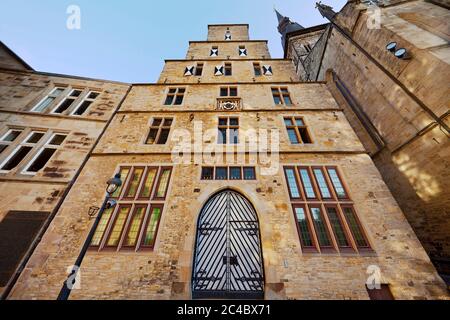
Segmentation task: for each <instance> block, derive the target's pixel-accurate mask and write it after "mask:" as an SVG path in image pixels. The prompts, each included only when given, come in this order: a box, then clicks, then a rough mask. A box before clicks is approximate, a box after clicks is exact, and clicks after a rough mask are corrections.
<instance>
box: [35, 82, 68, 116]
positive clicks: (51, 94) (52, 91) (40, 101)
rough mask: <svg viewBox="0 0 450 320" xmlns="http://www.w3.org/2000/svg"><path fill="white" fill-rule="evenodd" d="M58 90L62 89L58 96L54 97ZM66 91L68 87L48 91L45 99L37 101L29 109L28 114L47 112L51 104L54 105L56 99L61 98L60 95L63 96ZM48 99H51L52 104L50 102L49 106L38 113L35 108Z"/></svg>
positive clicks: (57, 87) (56, 87)
mask: <svg viewBox="0 0 450 320" xmlns="http://www.w3.org/2000/svg"><path fill="white" fill-rule="evenodd" d="M58 89H62V91H61V92H60V94H58V95H56V96H55V95H54V94H55V92H56V91H57V90H58ZM67 89H68V87H65V86H55V87H54V88H53V89H52V90H50V92H49V93H47V94H46V95H45V97H43V98H42V99H41V100H39V102H38V103H36V104H35V105H34V106H33V107H32V108H31V109H30V112H35V113H46V111H48V110H49V108H50V107H51V106H52V104H54V103H55V102H56V101H57V100H58V98H61V96H62V95H64V92H66V91H67ZM48 98H53V100H52V102H50V104H49V105H48V106H47V107H45V108H44V109H43V110H41V111H38V110H37V108H38V107H39V106H40V105H41V104H42V103H43V102H44V101H45V100H47V99H48Z"/></svg>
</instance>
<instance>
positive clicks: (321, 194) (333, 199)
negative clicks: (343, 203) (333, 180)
mask: <svg viewBox="0 0 450 320" xmlns="http://www.w3.org/2000/svg"><path fill="white" fill-rule="evenodd" d="M314 170H320V172H321V173H322V176H323V179H324V181H325V184H326V186H327V188H328V192H329V193H330V197H329V198H326V197H324V195H323V193H322V189H321V188H320V184H319V181H318V179H317V177H316V173H315V172H314ZM311 172H312V174H313V177H314V182H315V183H316V184H317V189H318V190H319V196H320V198H319V199H320V201H336V200H337V199H336V198H335V195H334V193H333V190H332V187H331V186H330V182H329V181H328V177H327V173H328V172H325V171H324V170H323V167H322V166H312V167H311Z"/></svg>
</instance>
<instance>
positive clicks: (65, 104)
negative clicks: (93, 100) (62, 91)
mask: <svg viewBox="0 0 450 320" xmlns="http://www.w3.org/2000/svg"><path fill="white" fill-rule="evenodd" d="M82 92H83V91H82V90H78V89H73V90H72V91H71V92H70V93H69V95H68V96H67V97H66V98H64V99H63V100H62V101H61V102H60V103H59V104H58V105H57V106H56V108H55V109H54V110H53V111H52V113H56V114H61V113H64V112H65V111H67V110H68V109H69V108H70V107H71V106H72V105H73V103H74V102H75V100H77V99H78V97H79V96H80V95H81V93H82Z"/></svg>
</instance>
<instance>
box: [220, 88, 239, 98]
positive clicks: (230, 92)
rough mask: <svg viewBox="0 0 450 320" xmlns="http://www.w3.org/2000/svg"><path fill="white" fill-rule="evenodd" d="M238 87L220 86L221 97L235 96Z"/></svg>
mask: <svg viewBox="0 0 450 320" xmlns="http://www.w3.org/2000/svg"><path fill="white" fill-rule="evenodd" d="M237 95H238V89H237V87H221V88H220V96H221V97H237Z"/></svg>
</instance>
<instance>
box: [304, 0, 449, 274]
mask: <svg viewBox="0 0 450 320" xmlns="http://www.w3.org/2000/svg"><path fill="white" fill-rule="evenodd" d="M394 4H395V5H394ZM384 5H385V6H382V7H381V28H379V29H377V28H375V29H370V28H368V24H367V21H368V19H369V16H368V15H369V12H367V11H365V10H363V9H365V7H364V6H362V5H359V4H357V3H356V2H354V3H348V4H347V5H346V6H345V7H344V8H343V9H342V11H341V12H339V13H338V14H337V16H336V17H335V19H334V25H333V28H332V30H331V35H330V38H329V40H328V42H327V45H326V51H325V55H324V57H323V60H320V63H318V62H317V61H313V62H312V63H311V64H310V65H311V68H320V72H319V74H318V79H319V80H321V79H325V78H326V73H327V71H328V70H330V69H332V70H333V72H334V73H335V74H336V75H337V77H338V78H339V79H340V81H341V86H343V87H345V90H346V91H347V95H348V96H349V97H350V99H351V100H352V101H351V102H352V103H353V104H354V105H357V107H358V108H359V110H357V111H358V113H361V114H363V118H366V119H367V120H368V122H370V123H369V126H368V125H367V123H366V124H365V123H364V122H365V119H362V118H361V116H359V117H358V116H357V115H356V114H355V110H354V107H353V109H352V108H351V107H350V105H349V101H347V103H345V102H344V103H340V105H341V107H342V108H343V109H344V113H345V114H346V116H347V118H348V119H349V121H350V123H351V125H352V127H353V128H354V129H355V131H356V132H357V133H358V137H359V138H360V139H361V141H362V143H363V144H364V146H365V147H366V150H368V151H369V152H370V154H372V156H373V159H374V162H375V164H376V165H377V167H378V168H379V170H380V172H381V174H382V176H383V179H384V180H385V181H386V182H387V184H388V186H389V188H390V190H391V191H392V192H393V194H394V196H395V198H396V200H397V201H398V203H399V204H400V206H401V207H402V209H403V211H404V212H405V214H406V216H407V218H408V220H409V221H410V223H411V224H412V226H413V228H414V230H415V231H416V232H417V235H418V237H419V238H420V239H421V241H422V243H423V245H424V246H425V248H426V249H427V252H428V254H430V256H431V257H432V259H433V261H434V262H435V265H436V266H438V268H439V271H440V272H441V273H443V274H448V273H449V272H450V267H449V261H450V260H449V257H450V251H449V249H448V248H449V240H450V238H449V237H448V234H449V230H450V229H449V226H448V223H446V222H444V221H448V220H449V217H450V206H449V203H448V198H450V197H449V196H450V194H449V192H448V190H450V185H449V182H448V179H447V178H446V176H447V171H448V165H449V163H448V160H447V158H446V155H447V154H448V153H449V143H448V136H449V132H448V123H449V120H448V114H449V111H450V105H449V101H450V99H449V98H450V95H449V91H448V86H447V85H446V84H447V83H448V82H449V79H450V67H449V61H450V60H449V57H450V47H449V46H448V21H449V19H448V18H449V11H448V10H447V9H445V8H443V7H442V6H438V5H435V4H433V3H432V2H431V1H430V2H426V1H395V2H393V1H390V2H387V1H386V2H385V3H384ZM392 41H395V42H397V48H401V47H404V48H406V49H407V50H408V52H409V54H410V55H411V59H405V60H402V59H398V58H396V57H395V56H394V55H393V54H392V53H390V52H389V51H387V50H386V45H387V44H388V43H390V42H392ZM314 50H315V51H320V48H314ZM336 96H339V94H337V95H336V94H335V97H336ZM341 97H342V96H341ZM338 99H339V98H338ZM344 100H345V99H344ZM436 122H438V124H439V125H438V126H436ZM372 127H373V128H372ZM362 128H365V130H362ZM364 131H366V132H364ZM369 131H376V132H375V134H376V135H379V136H380V137H381V139H382V140H383V144H382V145H381V146H380V145H378V146H377V144H376V143H374V141H373V140H372V142H371V141H370V140H371V139H370V135H369V134H368V132H369ZM372 133H373V132H372Z"/></svg>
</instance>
